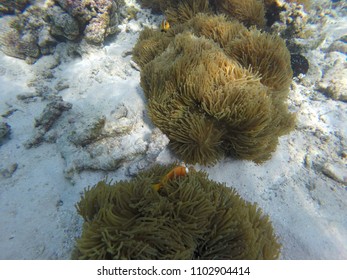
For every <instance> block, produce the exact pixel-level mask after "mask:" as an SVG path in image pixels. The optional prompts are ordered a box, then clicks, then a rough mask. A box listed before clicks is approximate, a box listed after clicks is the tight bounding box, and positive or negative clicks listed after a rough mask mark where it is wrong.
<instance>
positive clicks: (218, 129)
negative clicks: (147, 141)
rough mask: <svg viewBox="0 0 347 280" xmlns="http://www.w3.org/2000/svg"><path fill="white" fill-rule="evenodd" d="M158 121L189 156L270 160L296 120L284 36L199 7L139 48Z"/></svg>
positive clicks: (192, 159) (145, 37)
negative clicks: (290, 98)
mask: <svg viewBox="0 0 347 280" xmlns="http://www.w3.org/2000/svg"><path fill="white" fill-rule="evenodd" d="M134 60H135V61H136V62H137V63H138V64H139V65H140V67H141V68H142V70H141V85H142V88H143V90H144V93H145V96H146V98H147V99H148V111H149V116H150V117H151V119H152V121H153V123H154V124H155V125H156V126H158V127H159V128H160V129H161V130H162V131H163V132H164V133H165V134H166V135H167V136H168V137H169V139H170V144H169V145H170V146H171V148H172V150H173V151H174V152H175V153H176V154H177V156H178V157H179V158H180V159H182V160H184V161H186V162H187V163H200V164H210V163H215V162H216V161H217V160H218V159H220V158H221V157H222V156H223V155H231V156H233V157H236V158H241V159H249V160H253V161H255V162H262V161H264V160H267V159H269V158H270V156H271V153H272V152H273V151H274V150H275V149H276V146H277V143H278V137H279V136H281V135H283V134H285V133H288V132H289V131H290V130H291V129H293V127H294V115H293V114H291V113H290V112H288V109H287V105H286V102H287V95H288V91H289V85H290V83H291V79H292V69H291V66H290V54H289V51H288V50H287V48H286V46H285V43H284V41H283V40H282V39H281V38H279V37H277V36H275V35H270V34H267V33H265V32H261V31H259V30H257V29H255V28H254V27H253V28H250V29H247V28H246V27H245V26H244V25H242V24H241V23H240V22H239V21H237V20H229V19H228V18H227V17H226V16H223V15H219V16H213V15H206V14H198V15H196V16H195V17H193V18H192V19H190V20H188V21H187V22H185V23H182V24H177V25H175V26H174V27H173V28H171V29H170V30H169V31H168V32H166V33H162V32H159V31H157V30H150V29H146V30H145V31H143V33H142V34H141V35H140V39H139V41H138V43H137V44H136V46H135V48H134Z"/></svg>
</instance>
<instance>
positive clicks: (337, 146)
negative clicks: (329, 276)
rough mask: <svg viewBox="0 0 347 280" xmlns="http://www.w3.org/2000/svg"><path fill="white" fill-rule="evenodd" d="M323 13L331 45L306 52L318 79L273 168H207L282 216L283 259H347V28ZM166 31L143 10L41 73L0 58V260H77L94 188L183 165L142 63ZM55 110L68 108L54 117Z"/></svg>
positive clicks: (50, 60) (234, 164) (295, 105)
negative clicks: (343, 44) (138, 46)
mask: <svg viewBox="0 0 347 280" xmlns="http://www.w3.org/2000/svg"><path fill="white" fill-rule="evenodd" d="M126 2H127V3H128V4H129V3H134V1H130V0H129V1H126ZM322 2H323V3H324V5H322V6H321V10H320V11H319V15H318V12H317V13H316V14H314V13H313V16H317V17H318V16H319V17H321V20H319V21H315V22H313V23H311V25H310V24H308V27H310V28H311V29H312V30H313V31H315V32H314V36H313V37H314V38H313V39H312V38H311V41H312V40H315V41H316V42H319V43H318V44H317V46H316V47H315V48H313V49H308V50H307V52H306V53H304V55H305V56H306V57H307V59H308V61H309V63H310V69H309V72H308V73H307V74H306V75H305V76H302V77H299V78H295V79H294V81H293V83H292V87H291V91H290V97H289V108H290V110H292V111H295V112H296V113H297V125H296V128H295V130H294V131H293V132H291V133H290V134H289V135H286V136H283V137H281V138H280V143H279V145H278V147H277V150H276V152H275V153H274V154H273V156H272V158H271V159H270V160H269V161H267V162H265V163H264V164H262V165H256V164H254V163H252V162H249V161H242V160H235V159H231V158H226V159H224V160H222V161H220V162H219V163H218V164H216V165H215V166H213V167H203V166H196V167H195V168H196V169H201V170H205V171H206V172H208V174H209V176H210V178H211V179H213V180H216V181H219V182H225V183H226V184H227V185H228V186H232V187H234V188H235V189H237V191H238V192H239V194H240V195H241V196H242V197H243V198H244V199H246V200H248V201H251V202H256V203H257V204H258V205H259V206H260V207H261V208H262V209H263V211H264V213H266V214H267V215H269V216H270V219H271V221H272V223H273V226H274V228H275V232H276V234H277V235H278V237H279V241H280V242H281V243H282V245H283V247H282V253H281V258H282V259H347V218H346V217H347V215H346V213H347V167H346V164H347V126H346V123H347V103H346V99H345V100H344V101H343V99H344V98H346V91H345V92H344V93H343V92H342V93H341V92H340V95H341V96H342V97H341V96H340V97H339V98H340V100H338V98H335V99H333V98H331V97H328V96H327V95H325V94H324V90H322V88H325V89H326V88H327V87H329V85H335V86H338V87H339V89H343V88H344V89H345V90H346V89H347V74H346V73H347V66H346V51H343V49H342V51H341V48H340V49H339V48H337V49H336V48H334V47H333V46H335V45H336V44H335V45H334V43H336V40H338V39H339V38H341V37H342V36H343V35H346V34H347V18H346V14H344V15H343V14H342V15H341V13H337V12H335V11H334V10H331V9H330V7H329V5H328V4H327V1H326V0H325V1H322ZM159 22H160V18H155V17H154V16H151V15H150V13H149V12H148V11H145V10H142V11H140V14H139V16H138V19H137V20H136V21H134V20H132V21H124V23H123V24H122V25H121V26H120V28H121V30H122V31H121V33H120V34H118V35H117V37H116V38H115V39H113V40H112V41H110V42H109V43H107V44H106V45H105V46H104V47H103V48H100V49H97V50H91V49H88V48H87V47H86V46H83V45H82V47H81V46H80V47H76V46H73V45H68V44H65V43H62V44H60V45H59V46H58V49H57V51H56V53H55V55H51V56H46V57H42V58H41V59H40V60H39V61H37V62H36V63H35V64H33V65H28V64H26V63H25V62H24V61H22V60H18V59H15V58H11V57H7V56H5V55H4V54H2V53H0V100H1V102H0V114H1V118H2V120H1V121H2V122H5V123H7V124H8V125H9V126H10V127H11V132H10V135H9V136H8V137H6V138H5V139H3V140H1V146H0V213H1V215H0V259H69V258H70V254H71V250H72V248H73V246H74V242H75V238H76V237H78V236H79V235H80V233H81V225H82V220H81V218H80V217H79V216H78V215H77V212H76V209H75V204H76V202H78V201H79V199H80V195H81V192H82V191H83V190H84V188H86V187H87V186H92V185H94V184H95V183H97V182H98V181H100V180H102V179H103V178H105V177H106V176H107V177H108V178H109V179H111V178H112V179H113V181H117V180H121V179H129V178H131V176H133V175H134V174H136V172H138V171H139V170H141V169H143V168H145V167H147V166H148V165H150V164H152V163H155V162H157V163H169V162H172V161H174V160H175V158H174V156H173V155H172V154H171V153H170V151H169V150H168V149H167V148H166V145H167V143H168V140H167V138H166V137H165V136H164V135H162V134H161V132H160V131H157V130H156V129H155V128H154V126H153V125H152V124H151V122H150V120H149V119H148V117H147V114H146V108H145V99H144V96H143V92H142V89H141V87H140V84H139V81H140V74H139V72H138V71H137V70H136V69H135V68H134V67H132V62H131V54H130V52H131V50H132V48H133V46H134V44H135V43H136V40H137V37H138V34H139V32H140V30H141V28H142V27H141V26H143V25H148V26H151V25H152V26H158V23H159ZM309 25H310V26H309ZM81 50H82V51H81ZM344 50H346V48H345V49H344ZM71 54H74V55H71ZM339 89H337V90H339ZM335 90H336V89H335ZM343 94H345V95H344V96H343ZM335 97H336V96H335ZM60 98H61V99H60ZM70 104H71V105H72V107H71V105H70ZM54 106H55V107H57V108H58V111H59V108H63V107H64V106H65V107H66V108H65V110H63V112H62V113H61V115H59V114H57V115H56V116H54V115H53V117H52V116H50V114H53V113H52V112H53V111H54V108H55V107H54ZM59 106H60V107H59ZM69 106H70V107H71V108H70V107H69ZM52 108H53V109H52ZM49 117H51V120H52V124H47V123H45V119H47V118H48V119H49ZM35 125H36V127H35ZM33 143H36V145H34V146H33V147H30V146H31V144H33Z"/></svg>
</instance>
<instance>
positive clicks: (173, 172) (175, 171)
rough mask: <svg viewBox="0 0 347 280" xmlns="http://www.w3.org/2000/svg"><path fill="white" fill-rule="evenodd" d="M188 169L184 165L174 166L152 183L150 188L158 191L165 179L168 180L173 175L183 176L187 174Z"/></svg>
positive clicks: (173, 176)
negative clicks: (156, 181)
mask: <svg viewBox="0 0 347 280" xmlns="http://www.w3.org/2000/svg"><path fill="white" fill-rule="evenodd" d="M188 171H189V170H188V167H186V166H184V165H183V166H182V165H181V166H176V167H175V168H173V169H172V170H171V171H170V172H169V173H167V174H166V175H165V176H164V177H163V178H162V179H161V181H160V182H159V183H158V184H154V185H152V188H153V189H154V190H155V191H159V190H160V189H161V188H162V187H163V185H164V184H165V183H166V182H167V181H169V180H171V179H173V178H175V177H179V176H185V175H187V173H188Z"/></svg>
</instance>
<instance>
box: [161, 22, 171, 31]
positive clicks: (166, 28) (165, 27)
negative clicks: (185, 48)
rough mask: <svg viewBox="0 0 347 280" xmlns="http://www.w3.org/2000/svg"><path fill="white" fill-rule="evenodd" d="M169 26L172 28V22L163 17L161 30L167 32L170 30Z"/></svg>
mask: <svg viewBox="0 0 347 280" xmlns="http://www.w3.org/2000/svg"><path fill="white" fill-rule="evenodd" d="M169 28H170V23H169V22H168V21H167V20H166V19H163V20H162V21H161V24H160V30H161V32H166V31H168V30H169Z"/></svg>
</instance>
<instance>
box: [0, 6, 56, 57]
mask: <svg viewBox="0 0 347 280" xmlns="http://www.w3.org/2000/svg"><path fill="white" fill-rule="evenodd" d="M56 44H57V41H56V39H55V38H53V37H52V36H51V35H50V28H49V25H48V23H47V14H46V10H45V9H44V8H43V7H40V6H35V5H32V6H30V7H29V8H27V9H26V10H25V11H24V12H23V13H22V14H18V15H17V16H7V17H4V18H3V19H1V33H0V49H1V51H3V52H4V53H5V54H7V55H9V56H13V57H17V58H20V59H25V60H26V61H27V62H28V63H34V62H35V61H36V60H37V59H38V58H39V57H40V56H41V55H42V54H51V53H53V52H54V48H55V45H56Z"/></svg>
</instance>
